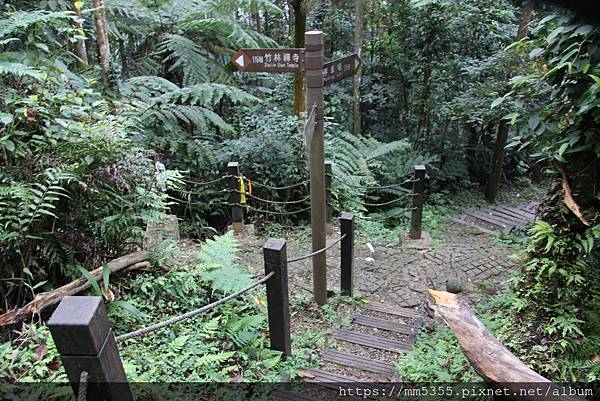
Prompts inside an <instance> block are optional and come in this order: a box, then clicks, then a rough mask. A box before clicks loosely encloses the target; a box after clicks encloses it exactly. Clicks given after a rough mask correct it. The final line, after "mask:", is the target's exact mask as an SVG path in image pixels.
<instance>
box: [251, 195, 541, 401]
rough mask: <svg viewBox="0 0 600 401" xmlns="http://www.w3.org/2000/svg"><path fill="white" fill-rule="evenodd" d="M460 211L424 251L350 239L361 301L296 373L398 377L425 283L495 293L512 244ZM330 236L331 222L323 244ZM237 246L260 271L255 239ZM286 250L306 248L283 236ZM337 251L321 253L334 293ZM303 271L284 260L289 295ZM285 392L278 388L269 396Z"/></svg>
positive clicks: (305, 282) (528, 208) (304, 288)
mask: <svg viewBox="0 0 600 401" xmlns="http://www.w3.org/2000/svg"><path fill="white" fill-rule="evenodd" d="M535 206H536V204H533V203H532V204H527V205H523V206H520V207H517V208H514V209H515V210H522V214H523V217H522V218H520V219H518V221H517V220H516V219H511V220H510V223H511V224H510V229H511V230H512V229H513V228H515V227H517V226H519V225H522V224H524V223H527V222H528V221H532V220H533V216H534V215H533V214H532V213H531V212H532V210H533V208H534V207H535ZM470 213H473V212H470ZM475 213H478V214H480V215H481V216H486V215H488V213H490V210H488V208H483V209H481V210H479V211H476V212H475ZM464 216H469V215H468V214H463V215H460V216H457V217H455V218H453V219H452V220H451V221H450V222H449V223H448V224H447V225H446V226H445V227H443V229H441V230H440V231H439V233H438V235H437V238H436V239H435V240H434V241H433V245H432V246H431V247H429V248H426V249H417V248H411V247H410V246H408V245H407V244H403V243H400V244H392V243H389V242H379V243H375V242H373V243H371V244H370V245H371V246H369V245H368V244H367V242H366V241H364V240H356V242H355V286H356V288H357V290H358V292H359V294H360V295H361V296H362V297H364V299H365V301H364V302H365V303H364V304H363V305H361V307H360V308H357V309H358V310H356V311H353V313H352V317H351V319H350V320H351V322H350V325H348V324H346V325H344V324H340V325H338V326H339V327H332V330H331V337H332V339H333V340H334V342H333V345H332V346H329V347H328V348H326V349H323V350H321V351H320V360H319V362H320V366H319V368H318V369H309V370H306V371H303V372H302V375H303V376H304V378H305V380H306V381H308V382H311V383H315V384H318V385H325V386H327V384H332V383H333V384H335V383H340V382H351V381H359V382H390V381H398V380H399V379H400V378H401V375H399V374H398V373H397V372H396V371H395V368H394V364H395V363H396V362H398V360H399V359H400V358H402V354H403V353H404V352H406V351H407V350H410V349H412V348H413V346H414V344H415V341H416V335H417V332H418V330H419V329H420V328H421V326H422V324H423V317H424V312H423V311H422V309H421V308H420V307H421V306H422V305H423V303H424V302H425V300H426V290H427V288H428V287H429V285H428V284H427V283H428V282H429V281H430V282H431V283H433V286H434V287H435V288H438V289H443V288H445V284H446V280H448V279H449V278H453V277H458V278H460V279H461V280H462V282H463V287H464V292H465V294H466V295H467V296H468V297H470V298H472V299H473V301H474V302H477V298H478V297H479V296H480V294H481V290H483V291H486V292H488V293H495V292H497V291H498V290H499V289H500V286H501V283H502V282H503V281H504V280H506V279H507V278H508V277H509V276H510V275H511V273H512V272H513V269H514V268H515V265H516V263H517V262H516V260H515V259H514V258H512V257H511V255H512V254H513V253H514V250H513V249H512V248H511V247H509V246H508V245H505V244H503V243H501V242H499V241H497V240H496V237H495V236H493V235H490V234H495V230H496V231H506V230H505V227H502V226H485V222H483V224H482V223H481V222H477V224H474V223H473V221H471V220H469V219H465V217H464ZM465 221H466V222H467V223H465ZM482 227H483V229H481V228H482ZM338 236H339V232H338V230H337V227H336V228H334V233H333V235H332V236H331V237H330V238H329V239H328V243H329V242H330V241H333V240H335V239H336V238H338ZM243 244H244V246H243V256H242V257H243V259H244V260H245V261H247V262H251V261H252V263H249V264H251V265H252V266H255V267H256V268H257V270H256V271H255V272H254V273H256V274H257V275H258V274H261V269H262V263H261V260H262V254H261V248H260V246H258V245H259V244H257V243H252V240H250V239H248V240H246V241H243ZM371 248H372V249H371ZM287 249H288V257H290V258H294V257H297V256H300V255H303V254H306V253H308V252H309V244H308V243H298V242H296V241H288V248H287ZM372 250H374V252H373V251H372ZM339 257H340V251H339V247H333V248H332V250H331V251H329V252H328V255H327V264H328V289H329V290H331V291H335V292H339V270H340V268H339ZM311 272H312V270H311V263H310V260H305V261H301V262H299V263H291V264H290V265H289V266H288V274H289V283H290V284H289V288H290V292H291V293H292V294H294V293H300V292H311V288H312V281H311V276H312V273H311ZM477 290H479V291H477ZM292 324H293V322H292ZM336 388H337V387H336ZM292 396H293V395H290V394H286V393H285V392H284V393H281V394H279V395H276V397H275V398H276V399H290V398H289V397H292ZM286 397H288V398H286ZM307 399H309V398H307Z"/></svg>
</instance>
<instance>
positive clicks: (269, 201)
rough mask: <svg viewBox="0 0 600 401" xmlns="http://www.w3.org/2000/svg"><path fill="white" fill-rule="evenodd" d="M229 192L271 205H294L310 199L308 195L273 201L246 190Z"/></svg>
mask: <svg viewBox="0 0 600 401" xmlns="http://www.w3.org/2000/svg"><path fill="white" fill-rule="evenodd" d="M229 192H236V193H238V194H244V195H246V197H248V198H252V199H256V200H257V201H260V202H264V203H269V204H273V205H295V204H298V203H303V202H306V201H308V200H310V196H305V197H304V198H302V199H297V200H294V201H274V200H269V199H264V198H261V197H260V196H256V195H254V194H251V193H248V192H242V191H240V190H237V189H236V190H234V191H232V190H229Z"/></svg>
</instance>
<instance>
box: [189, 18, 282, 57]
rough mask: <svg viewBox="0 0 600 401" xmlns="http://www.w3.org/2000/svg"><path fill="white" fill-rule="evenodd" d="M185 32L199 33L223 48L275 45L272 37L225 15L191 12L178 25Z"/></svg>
mask: <svg viewBox="0 0 600 401" xmlns="http://www.w3.org/2000/svg"><path fill="white" fill-rule="evenodd" d="M178 27H179V28H180V29H182V30H183V31H184V32H185V33H186V34H191V35H200V36H201V37H204V38H208V39H210V41H211V42H213V43H216V44H218V45H220V46H222V47H224V48H228V49H237V48H240V47H277V42H275V41H274V40H273V39H271V38H269V37H267V36H265V35H262V34H260V33H258V32H255V31H253V30H251V29H246V28H244V27H242V26H241V25H240V24H239V23H238V22H237V21H235V20H233V19H230V18H226V17H208V18H207V17H206V16H205V15H204V14H193V15H191V16H189V17H188V18H186V19H185V20H183V21H182V22H181V23H180V24H179V26H178Z"/></svg>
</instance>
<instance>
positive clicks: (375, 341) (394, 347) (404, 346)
mask: <svg viewBox="0 0 600 401" xmlns="http://www.w3.org/2000/svg"><path fill="white" fill-rule="evenodd" d="M333 338H335V339H336V340H340V341H346V342H349V343H353V344H359V345H364V346H366V347H371V348H377V349H380V350H383V351H390V352H396V353H399V354H400V353H403V352H405V351H408V350H410V349H412V346H411V345H410V344H408V343H406V342H402V341H397V340H390V339H388V338H384V337H379V336H374V335H372V334H364V333H357V332H354V331H350V330H343V329H339V330H336V331H335V332H334V333H333Z"/></svg>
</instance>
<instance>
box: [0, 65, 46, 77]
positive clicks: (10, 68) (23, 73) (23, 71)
mask: <svg viewBox="0 0 600 401" xmlns="http://www.w3.org/2000/svg"><path fill="white" fill-rule="evenodd" d="M3 75H15V76H17V77H20V78H21V77H31V78H34V79H36V80H38V81H41V80H43V79H45V78H46V73H45V72H44V71H41V70H38V69H37V68H33V67H30V66H28V65H25V64H22V63H14V62H6V61H0V76H3Z"/></svg>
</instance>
